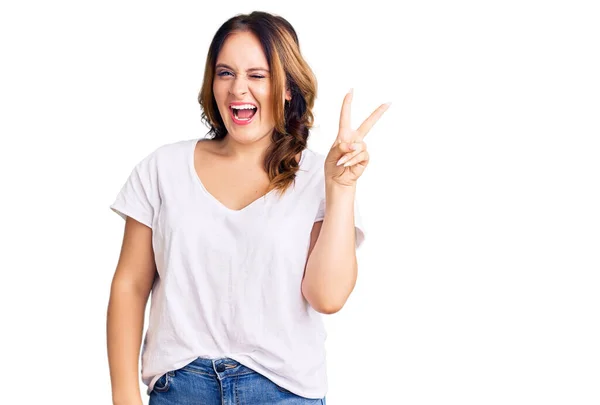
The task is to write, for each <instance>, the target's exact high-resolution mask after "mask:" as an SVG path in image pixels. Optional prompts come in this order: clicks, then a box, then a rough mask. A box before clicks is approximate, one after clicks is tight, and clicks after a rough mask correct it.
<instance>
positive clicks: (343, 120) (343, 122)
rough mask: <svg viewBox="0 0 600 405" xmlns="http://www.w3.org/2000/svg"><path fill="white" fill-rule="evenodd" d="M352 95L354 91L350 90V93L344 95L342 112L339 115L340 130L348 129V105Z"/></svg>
mask: <svg viewBox="0 0 600 405" xmlns="http://www.w3.org/2000/svg"><path fill="white" fill-rule="evenodd" d="M353 94H354V89H350V91H349V92H348V93H346V97H344V102H343V103H342V112H341V113H340V130H341V129H350V104H351V103H352V95H353Z"/></svg>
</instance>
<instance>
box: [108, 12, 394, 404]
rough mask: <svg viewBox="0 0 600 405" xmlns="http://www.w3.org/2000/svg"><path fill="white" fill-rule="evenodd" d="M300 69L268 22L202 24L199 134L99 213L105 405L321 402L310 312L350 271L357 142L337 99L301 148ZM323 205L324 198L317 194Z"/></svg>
mask: <svg viewBox="0 0 600 405" xmlns="http://www.w3.org/2000/svg"><path fill="white" fill-rule="evenodd" d="M315 96H316V80H315V77H314V75H313V73H312V71H311V69H310V68H309V66H308V65H307V63H306V62H305V61H304V59H303V58H302V55H301V53H300V48H299V43H298V38H297V35H296V32H295V30H294V29H293V28H292V26H291V25H290V24H289V23H288V22H287V21H286V20H285V19H283V18H282V17H279V16H274V15H271V14H267V13H263V12H253V13H251V14H249V15H238V16H235V17H233V18H231V19H229V20H228V21H226V22H225V23H224V24H223V25H222V26H221V27H220V28H219V30H218V31H217V33H216V34H215V36H214V38H213V41H212V43H211V45H210V49H209V52H208V57H207V61H206V67H205V75H204V83H203V86H202V90H201V92H200V95H199V102H200V105H201V106H202V110H203V113H202V116H203V120H204V121H205V122H206V124H207V125H208V126H209V127H210V132H209V134H210V137H207V138H205V139H191V140H183V141H179V142H174V143H170V144H167V145H163V146H161V147H159V148H157V149H156V150H154V151H153V152H152V153H151V154H149V155H148V156H146V157H145V158H144V159H143V160H142V161H140V162H139V163H138V164H137V165H136V166H135V168H134V169H133V171H132V173H131V175H130V177H129V178H128V179H127V182H126V183H125V185H124V186H123V188H122V189H121V191H120V193H119V194H118V196H117V198H116V201H115V202H114V204H112V205H111V208H112V209H113V210H114V211H115V212H117V213H118V214H119V215H121V216H122V217H123V218H125V220H126V222H125V231H124V237H123V244H122V248H121V253H120V257H119V261H118V265H117V269H116V271H115V275H114V279H113V282H112V286H111V294H110V302H109V306H108V314H107V338H108V359H109V365H110V374H111V383H112V395H113V402H114V404H115V405H129V404H136V405H139V404H141V403H142V401H141V398H140V395H139V385H138V359H139V354H140V345H141V343H142V340H141V335H142V331H143V322H144V310H145V307H146V303H147V300H148V297H149V294H150V291H152V300H151V306H150V319H149V325H148V330H147V333H146V335H145V338H144V340H143V345H142V370H141V371H142V380H143V382H144V383H145V384H146V385H147V386H148V389H147V393H148V395H149V396H150V399H149V403H150V405H161V404H191V403H195V404H196V403H197V404H205V405H213V404H215V405H216V404H219V405H220V404H232V405H233V404H324V403H325V394H326V392H327V375H326V358H325V348H324V346H325V345H324V344H325V338H326V332H325V330H324V328H323V323H322V319H321V314H331V313H334V312H336V311H338V310H339V309H340V308H341V307H342V306H343V305H344V303H345V302H346V300H347V298H348V296H349V295H350V293H351V291H352V289H353V288H354V284H355V281H356V275H357V263H356V254H355V250H356V248H358V246H360V244H361V243H362V241H363V239H364V230H363V229H362V224H361V222H360V216H359V212H358V209H357V206H356V204H355V190H356V181H357V179H358V178H359V177H360V175H361V174H362V173H363V171H364V170H365V167H366V166H367V163H368V161H369V155H368V153H367V149H366V145H365V143H364V142H363V138H364V137H365V135H366V134H367V132H368V131H369V130H370V128H371V127H372V126H373V125H374V124H375V122H376V121H377V120H378V119H379V117H380V116H381V115H382V114H383V113H384V111H385V110H386V109H387V107H388V105H387V104H384V105H382V106H381V107H379V108H378V109H377V110H376V111H375V112H374V113H373V114H371V116H370V117H369V118H368V119H367V120H366V121H365V122H364V123H363V124H362V125H361V126H360V127H359V128H358V129H356V130H354V129H352V128H350V102H351V99H352V92H350V93H348V94H347V95H346V97H345V98H344V102H343V105H342V111H341V116H340V126H339V133H338V135H337V139H336V141H335V143H334V145H333V146H332V148H331V150H330V151H329V153H328V155H327V156H323V155H320V154H318V153H316V152H313V151H311V150H309V149H307V148H306V146H307V140H308V136H309V129H310V128H311V126H312V124H313V114H312V108H313V104H314V100H315ZM325 202H327V204H325Z"/></svg>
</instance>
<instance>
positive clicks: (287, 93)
mask: <svg viewBox="0 0 600 405" xmlns="http://www.w3.org/2000/svg"><path fill="white" fill-rule="evenodd" d="M285 99H286V100H287V101H290V100H291V99H292V92H291V91H290V89H287V90H286V91H285Z"/></svg>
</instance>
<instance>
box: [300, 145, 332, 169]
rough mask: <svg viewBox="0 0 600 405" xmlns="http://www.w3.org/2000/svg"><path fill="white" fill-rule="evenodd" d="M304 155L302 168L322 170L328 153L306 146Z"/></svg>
mask: <svg viewBox="0 0 600 405" xmlns="http://www.w3.org/2000/svg"><path fill="white" fill-rule="evenodd" d="M303 153H304V156H303V160H302V165H301V166H302V169H303V170H306V171H309V172H322V171H323V166H324V165H325V159H326V158H327V156H326V155H324V154H323V153H320V152H317V151H315V150H312V149H309V148H306V149H304V152H303Z"/></svg>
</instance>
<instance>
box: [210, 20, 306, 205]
mask: <svg viewBox="0 0 600 405" xmlns="http://www.w3.org/2000/svg"><path fill="white" fill-rule="evenodd" d="M235 32H251V33H253V34H254V35H255V36H256V37H257V38H258V40H259V41H260V43H261V45H262V49H263V52H264V53H265V56H266V59H267V62H268V63H269V70H270V72H271V75H270V76H271V77H270V79H269V80H271V89H272V94H271V97H272V100H273V108H274V111H273V116H274V118H275V128H274V130H273V135H272V141H273V142H272V145H271V146H270V147H269V150H268V151H267V153H266V156H265V161H264V169H265V171H266V172H267V174H268V175H269V179H270V185H269V191H270V190H273V189H276V190H278V192H279V194H280V195H282V194H284V193H285V191H286V189H287V188H288V187H289V186H290V185H291V184H292V183H293V182H294V179H295V178H296V172H297V171H298V169H299V166H298V162H296V159H295V157H296V155H297V154H298V153H300V152H302V151H303V150H304V149H306V146H307V141H308V136H309V130H310V128H312V125H313V123H314V116H313V113H312V108H313V106H314V102H315V98H316V95H317V80H316V78H315V75H314V73H313V71H312V70H311V68H310V67H309V66H308V64H307V63H306V61H305V60H304V58H303V57H302V54H301V53H300V44H299V42H298V35H297V34H296V31H295V30H294V28H293V27H292V25H291V24H290V23H289V22H288V21H287V20H286V19H284V18H283V17H280V16H276V15H272V14H269V13H265V12H261V11H254V12H252V13H250V14H238V15H236V16H235V17H232V18H230V19H229V20H227V21H226V22H225V23H224V24H223V25H221V27H220V28H219V29H218V30H217V32H216V34H215V36H214V38H213V40H212V42H211V44H210V47H209V49H208V55H207V58H206V67H205V70H204V81H203V83H202V89H201V90H200V93H199V95H198V102H199V103H200V106H201V108H202V121H203V122H204V123H205V124H206V125H207V126H208V127H209V128H210V129H209V131H208V133H207V135H208V137H209V138H210V139H216V140H220V139H223V138H224V137H225V135H226V134H227V129H226V128H225V124H224V122H223V118H222V117H221V115H220V114H219V109H218V107H217V103H216V101H215V96H214V94H213V89H212V86H213V80H214V76H215V65H216V62H217V56H218V54H219V52H220V51H221V48H222V47H223V44H224V43H225V40H226V39H227V37H228V36H229V35H231V34H232V33H235ZM286 83H287V87H286ZM286 89H289V90H290V92H291V96H292V97H291V100H290V101H287V100H286V101H284V100H283V97H282V94H284V91H285V90H286Z"/></svg>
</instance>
